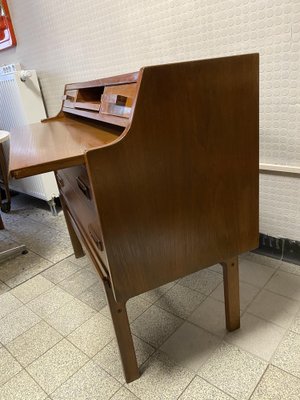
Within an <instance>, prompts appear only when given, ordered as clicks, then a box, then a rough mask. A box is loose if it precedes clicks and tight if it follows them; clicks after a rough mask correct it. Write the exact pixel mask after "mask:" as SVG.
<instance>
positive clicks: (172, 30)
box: [0, 0, 300, 239]
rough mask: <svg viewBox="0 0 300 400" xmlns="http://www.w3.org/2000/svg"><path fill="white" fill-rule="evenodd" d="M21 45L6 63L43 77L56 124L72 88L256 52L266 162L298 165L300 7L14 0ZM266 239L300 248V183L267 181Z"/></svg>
mask: <svg viewBox="0 0 300 400" xmlns="http://www.w3.org/2000/svg"><path fill="white" fill-rule="evenodd" d="M8 3H9V6H10V10H11V15H12V18H13V22H14V26H15V30H16V35H17V40H18V46H17V48H15V49H10V50H6V51H4V52H1V53H0V64H2V63H11V62H21V63H22V64H23V65H24V66H25V67H26V68H34V69H36V70H37V71H38V73H39V76H40V80H41V85H42V89H43V93H44V96H45V100H46V105H47V109H48V113H49V115H53V114H55V113H56V112H57V111H58V109H59V106H60V98H61V94H62V90H63V86H64V84H65V83H66V82H74V81H81V80H88V79H95V78H99V77H104V76H110V75H115V74H118V73H124V72H131V71H134V70H137V69H139V68H140V67H141V66H143V65H151V64H160V63H165V62H173V61H181V60H192V59H201V58H209V57H218V56H225V55H233V54H242V53H249V52H259V53H260V56H261V65H260V144H261V150H260V155H261V161H262V162H266V163H278V164H289V165H298V166H299V164H300V99H299V97H300V57H299V55H300V1H299V0H284V1H282V0H228V1H226V0H198V1H196V0H185V1H181V0H167V1H161V0H127V1H121V0H113V1H112V0H98V1H97V0H96V1H95V0H85V1H80V0H63V1H61V0H59V1H58V0H51V1H49V0H26V1H24V0H9V1H8ZM260 207H261V211H260V212H261V226H260V230H261V231H262V232H264V233H268V234H272V235H283V236H287V237H291V238H294V239H300V177H298V178H297V177H296V178H291V177H282V176H276V175H262V176H261V195H260Z"/></svg>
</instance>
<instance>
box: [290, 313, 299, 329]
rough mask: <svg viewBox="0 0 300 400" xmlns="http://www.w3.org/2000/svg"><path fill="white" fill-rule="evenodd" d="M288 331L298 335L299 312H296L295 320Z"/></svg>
mask: <svg viewBox="0 0 300 400" xmlns="http://www.w3.org/2000/svg"><path fill="white" fill-rule="evenodd" d="M290 330H291V331H293V332H295V333H299V334H300V312H298V315H297V316H296V318H294V321H293V323H292V324H291V327H290Z"/></svg>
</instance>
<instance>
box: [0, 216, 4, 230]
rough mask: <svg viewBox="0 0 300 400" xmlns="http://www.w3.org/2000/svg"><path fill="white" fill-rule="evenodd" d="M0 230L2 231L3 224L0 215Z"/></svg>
mask: <svg viewBox="0 0 300 400" xmlns="http://www.w3.org/2000/svg"><path fill="white" fill-rule="evenodd" d="M0 229H1V230H2V229H4V224H3V220H2V217H1V214H0Z"/></svg>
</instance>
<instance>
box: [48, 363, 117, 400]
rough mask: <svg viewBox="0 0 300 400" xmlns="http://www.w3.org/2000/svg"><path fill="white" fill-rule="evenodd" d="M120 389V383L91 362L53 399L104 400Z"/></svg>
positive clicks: (54, 394) (57, 391)
mask: <svg viewBox="0 0 300 400" xmlns="http://www.w3.org/2000/svg"><path fill="white" fill-rule="evenodd" d="M120 387H121V385H120V383H118V382H117V381H116V380H115V379H114V378H112V377H111V376H110V375H108V374H107V373H106V372H105V371H103V369H101V368H99V367H98V366H97V365H96V364H95V363H94V362H93V361H90V362H88V363H87V364H86V365H85V366H84V367H82V368H81V369H80V370H79V371H78V372H76V373H75V374H74V375H73V376H72V377H71V378H70V379H68V380H67V381H66V382H65V383H64V384H63V385H62V386H61V387H60V388H58V389H57V390H56V391H55V392H54V393H52V395H51V397H52V399H53V400H91V399H93V400H104V399H110V398H111V396H112V395H113V394H114V393H116V392H117V390H118V389H119V388H120Z"/></svg>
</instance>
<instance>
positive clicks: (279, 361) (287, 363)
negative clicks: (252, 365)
mask: <svg viewBox="0 0 300 400" xmlns="http://www.w3.org/2000/svg"><path fill="white" fill-rule="evenodd" d="M271 362H272V364H273V365H275V366H276V367H278V368H281V369H283V370H284V371H286V372H289V373H290V374H292V375H295V376H297V377H298V378H300V335H298V334H297V333H294V332H288V333H287V334H286V336H285V337H284V339H283V340H282V342H281V343H280V345H279V346H278V348H277V350H276V352H275V354H274V356H273V359H272V361H271Z"/></svg>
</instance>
